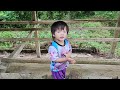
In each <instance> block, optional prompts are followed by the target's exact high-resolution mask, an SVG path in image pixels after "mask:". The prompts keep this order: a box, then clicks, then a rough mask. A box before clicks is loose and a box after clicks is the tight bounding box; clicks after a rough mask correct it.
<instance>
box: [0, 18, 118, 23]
mask: <svg viewBox="0 0 120 90" xmlns="http://www.w3.org/2000/svg"><path fill="white" fill-rule="evenodd" d="M55 21H58V20H41V21H0V24H52V23H53V22H55ZM62 21H65V22H66V23H80V22H85V21H87V22H105V21H112V22H113V21H115V22H116V21H117V20H112V19H111V20H108V19H75V20H62Z"/></svg>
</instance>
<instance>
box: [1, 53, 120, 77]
mask: <svg viewBox="0 0 120 90" xmlns="http://www.w3.org/2000/svg"><path fill="white" fill-rule="evenodd" d="M8 55H9V53H6V54H0V58H5V57H7V56H8ZM75 57H77V58H78V59H79V58H85V57H86V58H88V59H89V58H96V57H97V58H104V57H98V56H95V55H94V56H93V55H90V54H78V53H73V54H72V58H75ZM17 58H18V59H25V60H28V59H29V58H31V59H35V58H37V57H36V54H34V53H31V54H20V55H19V56H18V57H17ZM42 58H43V60H44V61H45V60H46V58H49V55H48V54H43V55H42ZM38 60H40V59H38ZM78 61H79V60H78ZM71 71H72V72H71ZM70 73H74V75H76V76H77V78H78V79H112V78H119V77H120V65H103V64H74V65H71V64H70V66H69V68H68V69H67V75H69V74H70ZM46 75H48V76H50V75H51V73H50V70H49V63H44V64H41V63H16V62H11V63H10V65H9V67H8V68H7V70H6V72H5V73H0V78H1V79H7V78H11V79H14V78H15V79H25V78H28V79H29V78H30V79H42V78H43V76H46ZM76 76H74V77H76Z"/></svg>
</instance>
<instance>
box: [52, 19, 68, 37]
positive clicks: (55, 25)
mask: <svg viewBox="0 0 120 90" xmlns="http://www.w3.org/2000/svg"><path fill="white" fill-rule="evenodd" d="M65 27H66V30H67V34H68V32H69V27H68V25H67V23H66V22H64V21H56V22H54V23H53V24H52V26H51V33H52V38H54V37H53V34H55V31H56V30H57V29H58V28H61V30H63V29H64V28H65Z"/></svg>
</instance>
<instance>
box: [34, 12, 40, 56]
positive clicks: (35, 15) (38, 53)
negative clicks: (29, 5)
mask: <svg viewBox="0 0 120 90" xmlns="http://www.w3.org/2000/svg"><path fill="white" fill-rule="evenodd" d="M32 20H33V21H37V12H36V11H32ZM34 27H36V25H34ZM34 36H35V39H37V38H38V31H35V33H34ZM35 46H36V53H37V57H38V58H40V57H41V51H40V43H39V41H38V40H35Z"/></svg>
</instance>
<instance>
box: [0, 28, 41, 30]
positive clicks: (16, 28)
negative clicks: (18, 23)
mask: <svg viewBox="0 0 120 90" xmlns="http://www.w3.org/2000/svg"><path fill="white" fill-rule="evenodd" d="M36 30H42V28H0V31H36Z"/></svg>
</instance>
